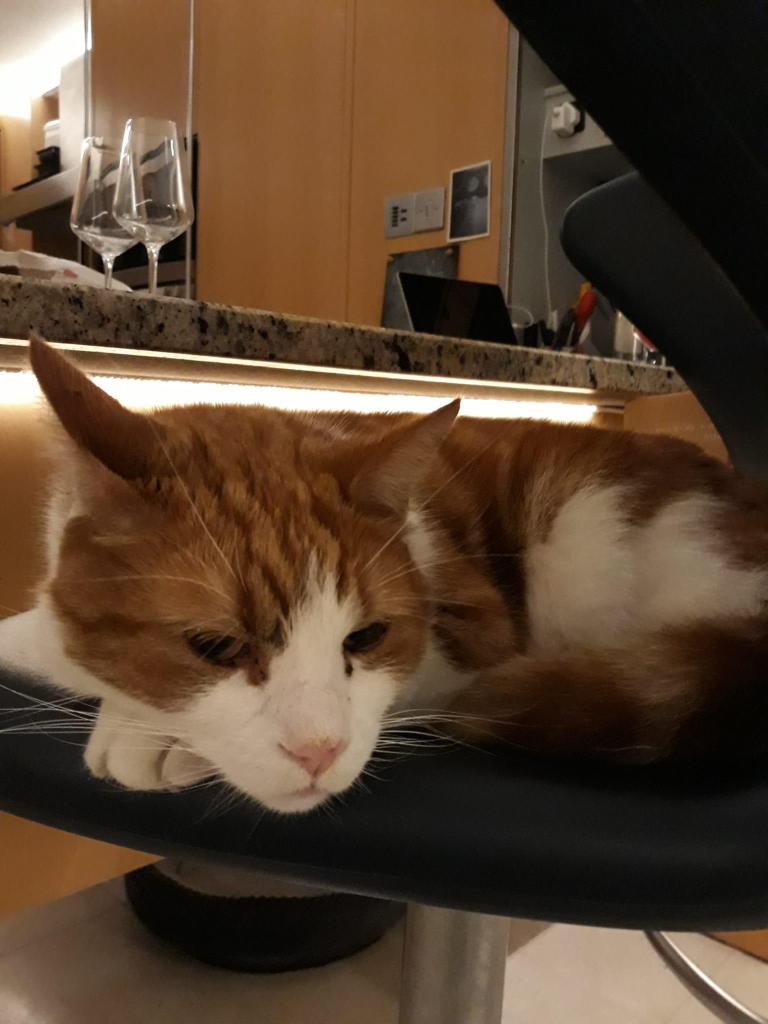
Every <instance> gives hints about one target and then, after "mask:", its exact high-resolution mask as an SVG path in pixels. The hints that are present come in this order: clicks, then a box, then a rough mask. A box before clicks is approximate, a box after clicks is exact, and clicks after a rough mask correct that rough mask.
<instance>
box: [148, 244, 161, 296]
mask: <svg viewBox="0 0 768 1024" xmlns="http://www.w3.org/2000/svg"><path fill="white" fill-rule="evenodd" d="M160 249H161V246H159V245H148V246H147V257H148V259H149V294H150V295H157V261H158V258H159V256H160Z"/></svg>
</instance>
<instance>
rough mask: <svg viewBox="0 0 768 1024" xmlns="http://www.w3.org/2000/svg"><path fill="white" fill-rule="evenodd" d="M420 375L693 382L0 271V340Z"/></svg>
mask: <svg viewBox="0 0 768 1024" xmlns="http://www.w3.org/2000/svg"><path fill="white" fill-rule="evenodd" d="M30 332H36V333H38V334H41V335H42V336H43V337H45V338H47V339H48V340H49V341H59V342H72V343H77V344H81V345H84V344H88V345H95V346H100V345H102V346H109V347H112V348H127V349H137V350H153V351H156V352H174V353H187V354H194V355H209V356H216V357H219V358H226V357H236V358H239V359H254V360H262V361H269V362H271V363H275V364H279V363H293V364H303V365H307V366H321V367H325V368H329V369H349V370H360V371H367V372H371V371H373V372H385V373H403V374H418V375H422V376H424V375H425V376H434V377H449V378H452V379H464V380H468V381H476V382H482V381H494V382H503V383H509V384H526V385H534V386H536V387H541V388H562V389H567V388H578V389H587V390H592V391H596V392H609V393H611V394H615V395H616V396H617V397H629V396H631V395H661V394H670V393H672V392H676V391H682V390H684V388H685V385H684V384H683V382H682V380H681V379H680V377H679V376H678V375H677V373H676V372H675V371H674V370H671V369H668V368H667V367H658V366H647V365H644V364H641V363H629V362H624V361H622V360H619V359H597V358H591V357H589V356H574V355H565V354H563V353H559V352H546V351H543V350H537V349H529V348H518V347H510V346H506V345H496V344H492V343H489V342H480V341H461V340H458V339H455V338H443V337H437V336H435V335H428V334H412V333H409V332H404V331H389V330H383V329H381V328H376V327H355V326H352V325H350V324H341V323H332V322H329V321H323V320H313V319H310V318H308V317H297V316H288V315H285V314H277V313H266V312H261V311H258V310H252V309H240V308H238V307H235V306H222V305H214V304H212V303H205V302H195V301H189V300H186V299H167V298H162V299H154V298H150V297H147V296H137V295H134V294H132V293H128V292H113V291H104V290H103V289H97V288H84V287H78V286H69V285H68V286H64V287H61V286H56V285H49V284H41V283H37V282H30V281H28V280H23V279H20V278H17V277H11V276H9V275H5V274H0V337H7V338H26V337H27V336H28V335H29V334H30Z"/></svg>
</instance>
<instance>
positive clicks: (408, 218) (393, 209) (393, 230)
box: [384, 192, 413, 238]
mask: <svg viewBox="0 0 768 1024" xmlns="http://www.w3.org/2000/svg"><path fill="white" fill-rule="evenodd" d="M412 234H413V192H405V193H404V194H403V195H401V196H387V198H386V199H385V200H384V237H385V238H399V237H400V235H412Z"/></svg>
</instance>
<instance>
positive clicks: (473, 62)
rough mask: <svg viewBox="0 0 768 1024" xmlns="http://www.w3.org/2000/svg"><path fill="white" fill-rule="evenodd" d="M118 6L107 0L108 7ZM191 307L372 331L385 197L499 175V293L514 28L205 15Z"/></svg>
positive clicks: (356, 17) (253, 0)
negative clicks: (468, 174)
mask: <svg viewBox="0 0 768 1024" xmlns="http://www.w3.org/2000/svg"><path fill="white" fill-rule="evenodd" d="M101 2H103V3H114V2H115V0H101ZM195 38H196V44H195V45H196V81H195V89H196V104H195V128H196V131H197V133H198V139H199V146H200V149H199V153H200V167H199V179H198V259H197V294H198V297H199V298H202V299H205V300H209V301H218V302H232V303H236V304H240V305H245V306H255V307H257V308H262V309H274V310H279V311H285V312H291V313H299V314H305V315H310V316H318V317H329V318H332V319H338V320H350V321H353V322H358V323H365V324H377V323H379V317H380V313H381V300H382V289H383V284H384V274H385V269H386V260H387V254H388V253H389V252H393V251H402V250H404V249H413V248H422V247H427V246H432V245H440V244H442V243H443V242H444V241H445V237H446V233H445V231H442V232H430V233H424V234H419V235H413V236H410V237H407V238H405V239H402V238H401V239H396V240H392V241H389V242H387V241H385V239H384V198H385V196H387V195H389V194H392V193H398V192H403V191H411V190H415V189H421V188H429V187H433V186H440V185H442V186H444V187H445V188H446V193H447V189H448V184H449V175H450V171H451V170H452V169H454V168H456V167H461V166H464V165H466V164H468V163H472V162H475V161H481V160H485V159H491V160H492V161H493V174H492V189H493V195H492V206H491V213H492V230H491V234H490V236H489V237H488V238H485V239H480V240H478V241H474V242H469V243H466V244H465V245H464V246H463V247H462V251H461V258H460V274H461V276H463V277H466V278H470V279H475V280H481V281H491V282H495V281H496V280H498V261H499V239H500V227H499V226H500V195H501V183H502V160H503V146H504V117H505V96H506V88H507V68H508V65H507V57H508V55H507V49H508V47H507V39H508V25H507V22H506V20H505V18H504V16H503V15H502V14H501V13H500V11H499V10H498V9H497V8H496V7H495V6H494V5H493V4H492V3H489V2H488V0H424V2H420V3H414V2H413V0H387V2H386V3H378V2H376V0H324V2H323V3H320V4H308V3H306V0H198V3H197V30H196V34H195Z"/></svg>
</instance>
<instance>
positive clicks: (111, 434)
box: [29, 337, 160, 480]
mask: <svg viewBox="0 0 768 1024" xmlns="http://www.w3.org/2000/svg"><path fill="white" fill-rule="evenodd" d="M29 357H30V362H31V364H32V370H33V371H34V374H35V376H36V377H37V380H38V383H39V384H40V387H41V389H42V391H43V394H44V395H45V397H46V398H47V399H48V402H49V404H50V405H51V408H52V409H53V411H54V412H55V413H56V415H57V416H58V418H59V420H60V422H61V424H62V426H63V427H64V429H65V430H66V432H67V433H68V434H69V436H70V437H71V438H72V440H73V441H74V442H75V443H76V444H77V445H78V447H79V448H81V449H83V450H84V451H87V452H90V454H91V455H93V456H94V458H96V459H98V461H99V462H100V463H101V464H102V465H103V466H106V467H107V469H109V470H111V471H112V472H113V473H115V474H116V475H117V476H119V477H122V478H123V479H124V480H138V479H141V478H142V477H145V476H148V475H150V466H151V465H152V464H153V462H154V459H153V455H154V454H155V452H156V449H157V447H158V431H159V429H160V428H159V425H158V424H156V423H153V422H152V421H151V420H150V418H149V417H148V416H142V415H141V413H137V412H131V411H130V409H125V408H124V407H123V406H122V405H120V403H119V402H118V401H116V400H115V399H114V398H112V397H111V396H110V395H108V394H107V393H106V392H105V391H102V390H101V388H99V387H97V386H96V384H94V383H93V381H91V380H89V379H88V377H86V376H85V374H84V373H81V371H80V370H78V369H77V367H76V366H73V365H72V363H70V362H69V360H68V359H66V358H65V357H64V356H63V355H61V353H60V352H57V351H56V349H54V348H52V347H51V346H50V345H47V344H46V343H45V341H43V339H42V338H38V337H31V338H30V340H29Z"/></svg>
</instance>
